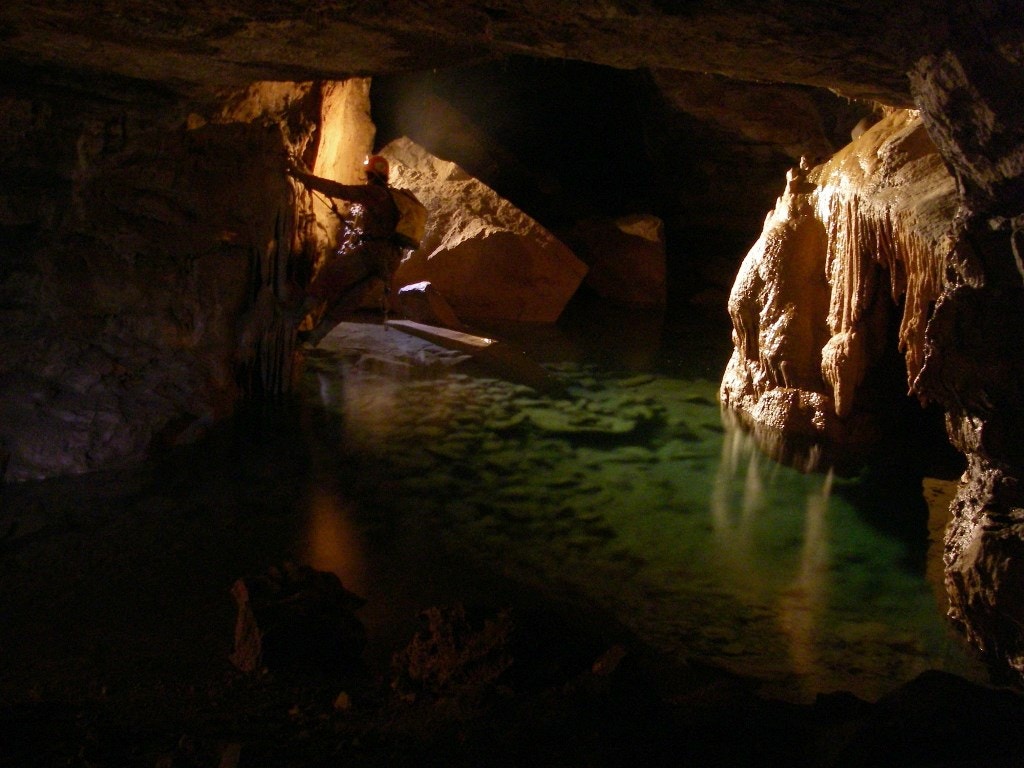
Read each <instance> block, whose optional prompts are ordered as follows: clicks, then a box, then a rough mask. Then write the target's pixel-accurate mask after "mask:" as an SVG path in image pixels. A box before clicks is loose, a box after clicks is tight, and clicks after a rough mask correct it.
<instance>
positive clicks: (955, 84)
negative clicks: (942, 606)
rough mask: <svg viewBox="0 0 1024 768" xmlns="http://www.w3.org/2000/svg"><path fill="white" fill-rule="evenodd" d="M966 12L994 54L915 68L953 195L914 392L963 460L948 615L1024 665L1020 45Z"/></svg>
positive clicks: (1020, 668) (949, 551)
mask: <svg viewBox="0 0 1024 768" xmlns="http://www.w3.org/2000/svg"><path fill="white" fill-rule="evenodd" d="M985 21H986V19H984V17H982V18H981V19H976V20H973V24H975V25H982V26H981V28H980V29H979V30H978V31H979V32H980V33H983V34H985V36H986V37H985V38H984V39H991V40H992V41H993V43H994V45H993V47H992V48H991V49H979V48H978V47H977V46H975V45H968V44H967V43H966V42H965V43H964V44H963V45H955V46H951V47H949V48H948V49H946V50H944V51H942V52H941V53H938V54H935V55H930V56H927V57H923V58H922V59H921V60H920V61H918V62H917V64H916V66H915V67H914V69H913V70H912V72H911V73H910V80H911V84H912V88H913V91H914V93H915V96H916V98H917V100H918V102H919V103H920V104H921V105H922V114H923V116H924V119H925V122H926V125H927V126H928V131H929V134H930V135H931V136H932V137H933V139H934V140H935V142H936V144H937V145H938V146H939V148H940V149H941V151H942V153H943V156H944V157H945V158H946V161H947V163H948V164H949V167H950V169H951V171H952V173H953V174H954V175H955V177H956V180H957V185H958V187H959V190H960V206H959V209H958V211H957V215H956V218H955V219H954V221H953V222H952V224H951V226H950V230H949V238H950V241H951V242H952V243H953V254H952V258H951V260H950V264H949V269H948V270H947V274H946V279H945V284H944V287H943V291H942V295H941V296H940V298H939V300H938V302H937V304H936V306H935V310H934V314H933V316H932V318H931V320H930V322H929V324H928V330H927V350H926V357H925V360H924V368H923V370H922V372H921V376H920V382H919V384H920V387H921V390H922V391H923V392H924V393H925V395H926V396H927V397H929V398H932V399H933V400H934V401H936V402H938V403H940V404H941V405H942V406H943V408H944V409H945V410H946V414H947V425H948V431H949V435H950V439H951V440H952V442H953V444H954V445H955V446H956V447H957V448H958V449H959V450H960V451H962V452H963V453H964V454H965V455H966V456H967V459H968V469H967V472H965V474H964V476H963V479H962V482H961V485H960V488H959V491H958V493H957V497H956V499H955V500H954V502H953V504H952V506H951V510H952V512H953V521H952V523H951V525H950V527H949V528H948V529H947V532H946V543H945V555H944V557H945V562H946V586H947V592H948V594H949V596H950V615H951V616H952V617H953V619H954V620H956V621H958V622H959V623H960V624H962V625H963V627H964V628H965V630H966V632H967V634H968V636H969V637H970V638H971V639H972V640H973V642H974V643H975V644H976V645H977V646H978V647H979V648H982V649H984V651H985V652H986V653H987V654H988V655H989V656H990V657H991V658H993V659H995V660H997V662H998V663H999V664H1008V665H1009V667H1010V668H1011V669H1013V670H1015V671H1016V672H1017V673H1018V674H1022V673H1024V631H1022V630H1021V628H1022V627H1024V485H1022V481H1024V437H1022V436H1024V409H1022V408H1021V403H1022V402H1024V350H1022V345H1021V344H1020V343H1019V336H1020V330H1021V328H1024V261H1022V256H1024V250H1022V246H1024V121H1022V120H1021V117H1020V105H1021V104H1022V103H1024V51H1022V49H1021V47H1020V46H1019V44H1018V45H1016V46H1015V45H1008V44H1007V36H1008V35H1011V34H1012V28H1010V29H1006V28H1003V27H999V26H995V27H991V26H988V25H985V24H984V22H985Z"/></svg>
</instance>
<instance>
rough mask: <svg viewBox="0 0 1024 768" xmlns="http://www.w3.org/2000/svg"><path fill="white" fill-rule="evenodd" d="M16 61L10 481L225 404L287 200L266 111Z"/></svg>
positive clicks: (157, 437) (153, 439)
mask: <svg viewBox="0 0 1024 768" xmlns="http://www.w3.org/2000/svg"><path fill="white" fill-rule="evenodd" d="M21 74H22V78H19V81H20V82H18V83H17V84H12V83H10V82H8V83H5V84H4V86H3V88H2V91H0V94H2V95H0V99H2V102H3V105H2V114H3V120H4V125H3V135H4V137H5V141H4V143H3V146H2V149H0V152H2V153H3V159H2V164H3V169H4V170H3V174H4V184H3V188H2V193H0V229H2V235H3V236H2V238H0V308H2V310H0V311H2V314H3V329H4V332H3V334H0V452H2V454H3V456H4V465H5V466H4V469H5V475H4V477H5V479H7V480H22V479H29V478H39V477H48V476H52V475H57V474H67V473H78V472H84V471H88V470H91V469H97V468H105V467H110V466H117V465H119V464H122V463H125V462H134V461H138V460H139V459H140V458H142V457H144V456H146V455H148V454H149V453H150V451H151V450H153V449H154V448H159V447H160V446H162V445H172V444H175V443H177V442H180V441H183V440H192V439H194V438H195V437H196V436H198V435H199V434H201V433H202V431H203V430H204V429H205V427H206V426H208V425H209V424H211V423H213V422H214V421H215V420H217V419H218V418H221V417H223V416H224V415H226V414H227V413H229V412H230V411H231V409H232V408H233V406H234V403H235V402H236V400H237V397H238V395H239V392H240V390H241V388H243V387H245V386H247V382H245V381H243V380H240V377H239V372H240V371H243V378H244V376H245V375H257V376H258V375H262V374H261V373H260V372H259V371H255V370H250V371H248V372H247V373H245V365H244V362H245V361H244V360H241V359H240V350H239V338H240V336H242V335H243V333H244V331H245V328H244V324H245V323H246V322H247V319H248V315H247V314H246V313H247V310H249V309H250V307H251V305H252V303H253V297H254V295H255V294H256V293H257V292H258V290H259V287H260V285H261V284H267V283H272V282H273V281H275V280H277V279H280V278H279V276H278V275H277V274H276V273H275V270H282V269H283V268H284V265H286V264H287V254H288V253H289V252H290V249H291V245H292V243H291V239H290V238H291V232H292V230H293V215H294V214H293V210H294V206H293V204H292V191H291V188H290V186H289V184H288V182H287V181H286V180H285V177H284V175H283V173H282V163H283V153H284V147H285V137H284V136H283V134H282V131H281V128H280V125H279V123H278V122H276V121H271V122H261V121H251V120H237V119H231V118H229V117H225V116H224V115H209V116H207V117H203V116H201V115H199V114H197V113H195V112H190V111H189V109H188V107H187V106H186V105H185V104H184V103H182V102H181V101H180V100H179V99H178V98H176V97H175V96H174V95H173V94H171V93H168V92H164V91H161V90H160V89H157V88H145V87H140V86H139V85H137V84H135V85H132V84H124V83H120V82H115V83H112V84H111V86H110V89H111V90H110V95H109V97H108V98H103V97H99V98H97V96H96V95H95V93H94V92H93V93H90V92H89V91H95V90H96V86H95V85H94V84H92V83H90V84H89V86H88V89H87V88H86V87H85V85H84V84H83V83H82V82H80V81H78V80H76V79H75V77H74V76H73V75H69V76H67V77H65V78H53V77H52V76H49V75H48V76H46V77H44V78H42V79H40V80H37V81H35V82H33V81H31V80H26V79H24V76H25V74H26V73H21ZM293 96H294V94H293ZM299 102H300V105H301V106H303V107H305V108H307V109H308V108H309V106H310V105H309V104H301V98H300V99H299ZM300 111H301V110H300ZM314 117H315V110H314ZM312 124H313V122H312V121H309V125H312ZM305 130H308V126H307V128H306V129H305ZM300 132H301V131H300ZM241 352H242V353H245V352H246V350H244V349H243V350H241ZM254 365H256V363H255V361H254ZM257 367H258V365H257Z"/></svg>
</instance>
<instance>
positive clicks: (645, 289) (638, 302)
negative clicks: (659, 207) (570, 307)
mask: <svg viewBox="0 0 1024 768" xmlns="http://www.w3.org/2000/svg"><path fill="white" fill-rule="evenodd" d="M566 240H567V242H568V243H569V244H570V245H571V246H572V248H573V250H574V251H575V253H576V254H577V255H579V257H580V258H581V259H582V260H583V262H584V263H585V264H586V265H587V267H588V272H587V277H586V280H585V283H586V285H587V286H589V287H590V288H592V289H593V290H594V292H595V293H597V294H598V295H599V296H601V297H602V298H605V299H609V300H611V301H614V302H616V303H618V304H625V305H628V306H635V307H661V306H664V305H665V301H666V295H667V289H666V267H665V225H664V223H663V222H662V221H661V219H659V218H658V217H657V216H652V215H645V214H631V215H628V216H621V217H619V218H617V219H612V220H588V221H584V222H581V223H580V224H578V225H577V226H575V227H573V229H572V230H571V231H570V232H569V233H568V234H567V235H566Z"/></svg>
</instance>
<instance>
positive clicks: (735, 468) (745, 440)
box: [711, 427, 833, 682]
mask: <svg viewBox="0 0 1024 768" xmlns="http://www.w3.org/2000/svg"><path fill="white" fill-rule="evenodd" d="M778 468H779V467H778V465H777V464H775V463H774V462H772V461H771V460H770V459H767V458H765V457H764V456H763V455H762V453H761V452H760V450H759V449H758V447H757V444H756V441H755V438H754V437H753V436H752V435H751V434H750V433H748V432H746V431H745V430H743V429H740V428H734V427H727V429H726V432H725V438H724V440H723V443H722V460H721V462H720V463H719V469H718V473H717V475H716V477H715V486H714V490H713V492H712V496H711V514H712V524H713V526H714V541H715V545H716V547H717V550H718V551H717V553H716V554H717V555H718V559H719V562H721V563H723V564H725V565H726V566H727V569H728V571H729V575H730V577H731V578H732V579H733V582H734V583H733V586H734V587H736V588H738V589H739V590H741V591H742V592H743V593H747V594H752V595H753V597H755V598H757V599H761V600H764V601H765V602H766V603H770V602H772V601H774V600H775V599H776V598H775V595H774V594H773V593H772V585H773V581H775V579H773V575H774V574H775V573H777V572H778V571H779V570H780V569H782V568H785V563H783V562H780V560H782V559H783V558H782V557H779V558H776V559H772V560H771V561H765V560H763V559H761V558H759V557H758V555H759V553H760V552H762V551H771V550H772V549H775V546H774V544H773V542H774V541H775V540H777V539H780V538H784V536H785V532H783V531H779V530H776V529H774V528H763V529H762V530H759V525H758V522H759V521H758V518H759V516H760V513H761V512H762V511H763V510H765V509H767V506H768V504H769V500H768V499H767V498H766V496H767V493H768V491H769V490H770V486H771V484H772V480H773V477H774V474H775V473H776V472H777V471H778ZM741 477H742V493H741V494H739V495H738V496H737V494H735V493H734V491H733V489H734V488H739V480H740V478H741ZM766 479H767V481H768V484H767V487H766V483H765V481H766ZM832 480H833V474H832V471H831V470H829V471H828V473H827V474H826V475H825V476H824V478H823V480H822V483H821V485H820V486H819V487H818V488H817V489H815V490H812V491H811V492H810V493H809V494H808V495H807V499H806V502H807V503H806V510H805V516H804V525H803V529H802V533H801V541H802V546H801V550H800V555H799V560H798V563H797V564H796V566H797V567H796V576H795V578H793V580H792V581H791V582H789V584H788V586H787V587H785V588H782V589H779V598H778V611H779V616H778V620H779V623H780V627H781V629H782V631H783V633H784V634H785V635H786V637H787V639H788V643H789V652H790V657H791V660H792V672H794V673H795V674H797V675H799V676H801V677H804V678H805V679H807V680H808V682H811V681H813V680H814V679H815V678H818V677H820V676H821V674H820V673H822V672H824V669H823V667H822V665H821V661H820V659H819V654H818V650H817V644H816V631H815V630H816V626H817V625H818V623H819V622H820V619H821V615H822V613H823V611H824V610H825V608H826V604H827V601H828V589H829V584H828V573H829V546H828V529H827V520H826V514H827V512H828V505H829V498H830V496H831V492H832Z"/></svg>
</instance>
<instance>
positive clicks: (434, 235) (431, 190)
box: [381, 137, 587, 323]
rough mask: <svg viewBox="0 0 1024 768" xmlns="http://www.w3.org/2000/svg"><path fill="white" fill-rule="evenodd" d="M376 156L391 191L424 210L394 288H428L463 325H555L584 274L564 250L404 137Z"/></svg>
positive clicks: (521, 215)
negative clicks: (386, 167) (404, 192)
mask: <svg viewBox="0 0 1024 768" xmlns="http://www.w3.org/2000/svg"><path fill="white" fill-rule="evenodd" d="M381 154H383V155H384V156H385V157H387V159H388V161H389V162H390V163H391V183H392V185H393V186H396V187H402V188H405V189H409V190H411V191H412V192H414V193H415V194H416V196H417V197H418V198H419V199H420V201H421V202H422V203H423V204H424V205H425V206H426V207H427V211H428V219H427V229H426V234H425V237H424V239H423V242H422V244H421V245H420V247H419V248H418V249H416V250H415V251H413V252H412V253H411V254H410V255H409V256H408V257H407V258H406V259H405V260H404V261H403V262H402V264H401V265H400V266H399V268H398V270H397V271H396V273H395V277H394V288H401V287H402V286H405V285H410V284H412V283H419V282H423V281H428V282H430V283H431V284H432V285H433V286H434V288H436V289H437V290H438V291H439V292H440V294H441V295H442V296H444V298H445V299H446V300H447V301H448V303H449V304H450V305H451V306H452V309H454V310H455V312H456V313H457V314H458V316H459V317H462V318H465V319H466V320H474V319H483V320H517V321H524V322H541V323H551V322H554V321H555V320H557V319H558V317H559V315H561V313H562V310H563V309H564V307H565V305H566V303H567V302H568V301H569V299H570V298H572V296H573V294H574V293H575V292H576V289H577V288H578V287H579V285H580V282H581V281H582V280H583V277H584V275H586V272H587V267H586V265H585V264H584V263H583V262H582V261H580V260H579V259H578V258H576V256H575V255H573V253H572V252H571V251H570V250H569V248H568V247H566V245H565V244H563V243H562V242H560V241H559V240H558V239H557V238H555V236H554V235H552V234H551V233H550V232H549V231H548V230H546V229H545V228H544V227H542V226H541V225H540V224H538V223H537V222H536V221H534V220H533V219H532V218H530V217H529V216H527V215H526V214H525V213H523V212H522V211H521V210H519V209H518V208H516V207H515V206H514V205H512V203H510V202H508V201H507V200H504V199H502V198H501V197H499V196H498V195H497V193H495V192H494V190H492V189H490V188H489V187H487V186H485V185H484V184H483V183H481V182H480V181H479V180H477V179H474V178H473V177H471V176H469V175H468V174H467V173H466V172H465V171H464V170H462V168H460V167H459V166H457V165H456V164H455V163H452V162H448V161H447V160H442V159H440V158H438V157H435V156H434V155H432V154H430V153H429V152H427V151H426V150H425V149H423V148H422V147H421V146H419V145H418V144H416V143H415V142H413V141H411V140H410V139H408V138H405V137H403V138H400V139H396V140H395V141H393V142H391V143H390V144H388V145H387V146H386V147H385V148H384V149H383V150H382V152H381Z"/></svg>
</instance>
